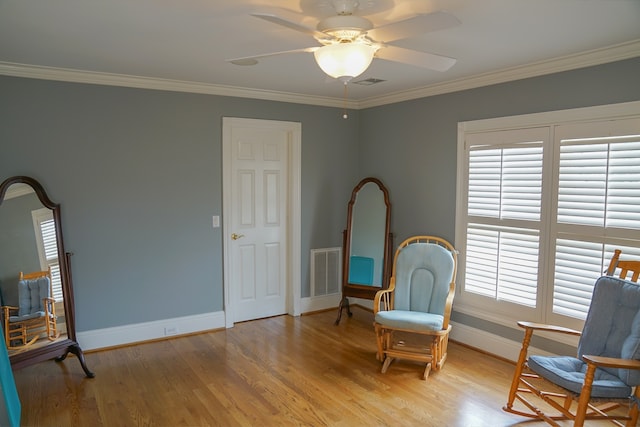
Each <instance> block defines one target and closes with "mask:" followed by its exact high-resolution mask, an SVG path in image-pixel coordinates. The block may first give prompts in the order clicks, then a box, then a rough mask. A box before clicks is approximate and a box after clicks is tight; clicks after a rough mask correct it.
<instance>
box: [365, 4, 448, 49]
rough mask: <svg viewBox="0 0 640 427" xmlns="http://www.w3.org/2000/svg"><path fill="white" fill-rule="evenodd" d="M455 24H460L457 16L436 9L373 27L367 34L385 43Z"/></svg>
mask: <svg viewBox="0 0 640 427" xmlns="http://www.w3.org/2000/svg"><path fill="white" fill-rule="evenodd" d="M457 25H460V21H459V20H458V18H456V17H455V16H453V15H452V14H450V13H448V12H444V11H438V12H433V13H428V14H422V15H416V16H414V17H412V18H408V19H405V20H403V21H398V22H392V23H391V24H387V25H383V26H381V27H377V28H374V29H373V30H369V31H368V32H367V36H369V37H370V38H371V39H372V40H375V41H377V42H381V43H387V42H392V41H394V40H402V39H406V38H409V37H414V36H418V35H420V34H424V33H428V32H431V31H438V30H444V29H446V28H451V27H455V26H457Z"/></svg>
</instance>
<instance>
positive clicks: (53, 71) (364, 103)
mask: <svg viewBox="0 0 640 427" xmlns="http://www.w3.org/2000/svg"><path fill="white" fill-rule="evenodd" d="M638 56H640V39H638V40H632V41H629V42H626V43H621V44H617V45H614V46H609V47H606V48H601V49H595V50H591V51H587V52H582V53H578V54H574V55H568V56H564V57H560V58H554V59H550V60H546V61H539V62H534V63H531V64H527V65H523V66H518V67H512V68H507V69H504V70H500V71H496V72H489V73H484V74H479V75H475V76H472V77H468V78H462V79H458V80H454V81H450V82H445V83H440V84H434V85H429V86H424V87H420V88H416V89H411V90H406V91H401V92H396V93H392V94H389V95H384V96H378V97H372V98H366V99H364V100H360V101H355V100H346V101H345V100H344V99H342V98H331V97H321V96H312V95H303V94H298V93H290V92H278V91H270V90H260V89H250V88H243V87H236V86H224V85H215V84H209V83H199V82H189V81H182V80H171V79H160V78H150V77H139V76H131V75H124V74H113V73H102V72H95V71H81V70H72V69H66V68H55V67H45V66H37V65H27V64H19V63H12V62H1V61H0V75H6V76H14V77H24V78H33V79H43V80H57V81H65V82H73V83H89V84H98V85H107V86H122V87H132V88H140V89H154V90H166V91H174V92H188V93H199V94H207V95H220V96H232V97H239V98H252V99H262V100H268V101H279V102H291V103H295V104H307V105H318V106H324V107H338V108H344V107H346V108H349V109H356V110H359V109H364V108H371V107H378V106H381V105H386V104H395V103H397V102H402V101H409V100H412V99H418V98H426V97H429V96H434V95H442V94H445V93H450V92H458V91H461V90H467V89H474V88H478V87H482V86H490V85H494V84H498V83H506V82H510V81H514V80H520V79H525V78H530V77H537V76H542V75H545V74H552V73H558V72H562V71H568V70H573V69H578V68H584V67H589V66H594V65H600V64H605V63H608V62H615V61H621V60H624V59H629V58H635V57H638Z"/></svg>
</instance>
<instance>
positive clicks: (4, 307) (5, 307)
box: [2, 305, 20, 315]
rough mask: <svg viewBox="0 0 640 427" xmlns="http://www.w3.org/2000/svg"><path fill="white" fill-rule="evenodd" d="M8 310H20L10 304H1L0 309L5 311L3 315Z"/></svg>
mask: <svg viewBox="0 0 640 427" xmlns="http://www.w3.org/2000/svg"><path fill="white" fill-rule="evenodd" d="M10 310H20V307H14V306H12V305H3V306H2V311H4V312H5V315H6V314H7V313H9V311H10Z"/></svg>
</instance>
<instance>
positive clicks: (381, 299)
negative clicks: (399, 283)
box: [373, 277, 396, 316]
mask: <svg viewBox="0 0 640 427" xmlns="http://www.w3.org/2000/svg"><path fill="white" fill-rule="evenodd" d="M395 288H396V279H395V277H392V278H391V280H390V281H389V287H388V288H387V289H381V290H379V291H378V292H376V295H375V297H374V298H373V315H374V316H375V315H376V313H377V312H379V311H388V310H392V309H393V298H392V297H393V291H394V290H395ZM380 304H382V309H380Z"/></svg>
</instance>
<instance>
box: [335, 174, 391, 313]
mask: <svg viewBox="0 0 640 427" xmlns="http://www.w3.org/2000/svg"><path fill="white" fill-rule="evenodd" d="M390 221H391V203H390V202H389V192H388V190H387V188H386V187H385V186H384V184H382V182H381V181H380V180H378V179H376V178H371V177H369V178H364V179H363V180H362V181H360V182H359V183H358V185H356V186H355V188H354V189H353V191H352V193H351V200H349V205H348V210H347V228H346V229H345V230H344V232H343V239H342V240H343V242H342V250H343V252H342V299H341V300H340V305H339V307H338V318H337V319H336V321H335V324H336V325H337V324H339V323H340V319H341V317H342V311H343V310H344V309H346V310H347V314H348V315H349V317H351V315H352V313H351V310H350V307H349V297H353V298H362V299H369V300H372V299H373V298H374V297H375V295H376V292H378V291H379V290H380V289H386V288H387V287H389V276H390V274H391V271H390V265H391V257H392V245H393V237H392V235H391V233H390V232H389V227H390Z"/></svg>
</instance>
